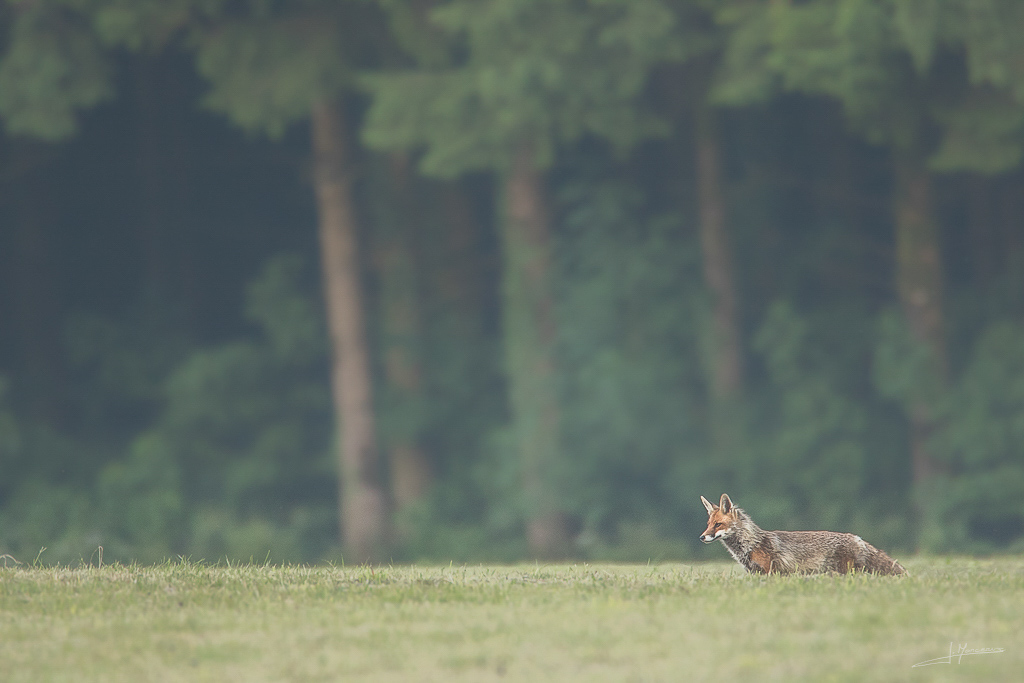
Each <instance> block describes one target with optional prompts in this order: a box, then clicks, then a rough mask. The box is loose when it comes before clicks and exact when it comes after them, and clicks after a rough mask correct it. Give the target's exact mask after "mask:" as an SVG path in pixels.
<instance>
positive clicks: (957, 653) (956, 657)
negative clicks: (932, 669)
mask: <svg viewBox="0 0 1024 683" xmlns="http://www.w3.org/2000/svg"><path fill="white" fill-rule="evenodd" d="M1003 650H1004V648H1001V647H967V643H958V644H957V649H956V650H954V649H953V643H950V644H949V654H948V655H946V656H945V657H936V658H935V659H928V660H925V661H923V662H918V663H917V664H914V666H929V665H931V664H953V663H954V662H955V663H957V664H959V663H960V660H962V659H963V658H964V657H966V656H968V655H992V654H996V653H997V652H1003ZM911 668H913V667H911Z"/></svg>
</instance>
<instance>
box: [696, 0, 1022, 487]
mask: <svg viewBox="0 0 1024 683" xmlns="http://www.w3.org/2000/svg"><path fill="white" fill-rule="evenodd" d="M984 4H985V5H986V10H989V11H995V8H996V7H997V6H1000V7H1002V9H1003V10H1006V9H1007V8H1008V7H1009V5H1007V4H1005V3H1001V2H1000V1H999V0H996V1H995V2H991V3H984ZM976 13H980V14H986V11H985V10H979V11H978V12H973V11H971V10H970V9H969V4H966V3H934V2H898V1H896V0H871V1H870V2H861V1H859V0H815V1H812V2H802V3H790V2H788V1H787V0H781V1H777V2H769V3H762V2H749V1H746V0H741V1H740V2H733V3H727V4H726V5H724V6H723V8H722V9H720V11H719V18H720V20H722V21H724V22H726V23H727V24H730V25H731V36H732V40H731V42H730V45H729V47H728V51H727V54H726V61H725V68H724V69H723V72H722V74H721V79H720V81H719V83H718V85H717V92H716V96H717V98H718V99H719V101H723V102H733V103H740V102H750V101H753V100H757V99H760V98H764V97H766V96H769V95H770V94H771V93H772V92H777V91H778V90H780V89H782V90H794V91H800V92H805V93H810V94H819V95H826V96H829V97H832V98H835V99H837V100H838V101H839V102H841V103H842V105H843V107H844V109H845V111H846V114H847V117H848V119H849V121H850V123H851V125H852V126H853V127H854V128H855V129H856V130H858V131H859V132H860V133H861V134H863V135H864V136H865V137H866V138H867V139H868V140H869V141H871V142H875V143H879V144H886V145H888V146H889V147H890V149H891V150H892V153H891V167H892V178H893V181H892V188H893V189H892V202H893V208H892V216H893V226H894V255H895V278H894V279H895V290H896V293H897V296H898V300H899V303H900V307H901V309H902V313H903V318H904V320H905V323H906V325H907V327H908V328H909V330H910V332H911V334H912V336H913V338H914V339H915V340H916V342H917V343H918V344H921V345H922V347H923V348H924V349H925V350H926V353H927V355H928V356H930V360H929V361H928V367H929V369H928V370H927V371H926V372H925V377H924V378H923V380H922V381H925V382H927V383H928V384H931V385H935V384H936V383H937V385H939V386H941V385H942V384H944V383H945V376H946V373H947V366H948V361H947V359H946V343H945V330H944V327H945V323H944V312H943V300H944V294H943V280H944V276H943V272H942V270H943V266H942V261H943V259H942V250H941V245H940V238H939V231H938V225H937V220H936V217H935V208H934V200H933V190H932V187H931V186H932V180H931V173H930V170H931V169H941V170H951V169H954V168H956V169H964V168H977V167H978V165H979V163H983V164H986V165H988V166H989V167H993V164H994V165H995V167H997V168H1005V162H1006V161H1007V160H1008V158H1009V159H1013V158H1017V157H1019V145H1018V147H1017V148H1016V150H1015V151H1014V150H1011V151H1007V150H1006V149H1005V148H1004V149H1002V150H1001V152H1000V154H999V155H998V156H997V157H996V160H993V158H992V157H990V156H987V155H979V154H977V153H976V152H975V153H965V152H967V151H968V150H971V149H972V148H974V149H975V150H976V149H978V148H977V147H975V144H976V143H979V142H983V140H984V137H985V135H981V136H979V135H977V134H976V133H978V132H982V129H984V128H986V126H984V125H981V122H982V121H984V120H986V119H987V120H988V121H990V122H991V121H992V118H993V116H995V118H997V119H998V118H999V116H1000V114H1001V113H1002V111H1003V110H1002V108H1000V107H995V108H992V107H989V108H987V110H985V111H980V109H984V108H979V107H978V100H977V95H978V94H979V92H978V91H977V86H976V85H975V84H977V83H979V82H980V81H981V80H982V79H983V78H986V77H987V78H988V79H989V80H993V79H994V80H996V81H1000V82H1005V81H1007V80H1008V78H1007V76H1006V74H1005V73H1003V72H1001V71H999V70H998V68H995V69H993V68H991V67H992V64H991V63H989V67H983V66H979V65H975V63H976V62H980V61H983V60H981V59H977V58H975V57H974V56H973V55H974V52H975V50H976V49H977V47H978V45H975V44H972V43H971V42H970V41H966V42H965V37H966V36H968V35H970V34H971V33H972V32H976V31H977V27H976V26H974V24H975V23H976V22H973V21H969V20H968V18H969V17H971V16H974V14H976ZM965 26H966V27H971V28H968V29H967V30H966V32H965V31H964V28H963V27H965ZM987 28H993V27H992V26H988V27H987ZM978 35H980V32H979V33H978ZM986 35H987V36H990V35H991V34H988V33H986ZM957 45H959V46H962V47H967V49H968V51H969V52H968V60H967V61H968V63H969V64H972V65H974V66H973V67H972V70H973V71H975V72H976V74H977V75H975V76H972V78H971V79H969V81H973V83H972V82H969V81H968V82H965V81H963V80H961V79H959V78H958V77H957V74H956V62H955V60H954V58H953V56H952V55H950V54H949V52H951V50H950V48H952V49H956V46H957ZM944 50H946V52H944ZM992 99H993V98H991V97H990V98H989V100H990V101H991V100H992ZM995 99H1000V98H998V97H997V98H995ZM983 101H984V100H983ZM972 110H974V111H973V113H972ZM977 114H981V117H979V116H977ZM1015 125H1016V126H1017V128H1016V130H1019V125H1020V120H1019V118H1018V120H1017V123H1016V124H1015ZM987 129H988V132H989V133H996V134H997V135H999V134H1002V137H1003V138H1005V137H1007V135H1006V134H1007V130H1006V125H1005V121H1004V125H1003V126H1002V127H1000V126H992V125H989V126H987ZM936 132H940V133H941V135H942V141H941V144H939V145H936V144H935V143H934V140H935V138H936ZM972 133H973V135H972ZM992 146H993V145H992V140H991V139H990V140H989V141H988V144H982V145H981V148H983V149H990V148H992ZM908 419H909V422H910V427H911V451H912V457H911V461H912V473H913V479H914V481H915V482H924V481H926V480H927V479H928V478H929V477H930V476H931V475H932V474H933V473H934V472H935V470H936V467H937V465H936V462H935V460H934V458H933V456H932V454H931V453H930V452H929V449H928V446H927V441H928V438H929V434H930V432H931V431H932V430H933V429H934V419H935V417H934V415H933V410H932V409H931V408H930V407H929V406H928V402H927V401H926V400H925V399H923V398H921V396H920V394H919V395H918V397H917V398H915V399H913V400H911V401H910V404H909V405H908Z"/></svg>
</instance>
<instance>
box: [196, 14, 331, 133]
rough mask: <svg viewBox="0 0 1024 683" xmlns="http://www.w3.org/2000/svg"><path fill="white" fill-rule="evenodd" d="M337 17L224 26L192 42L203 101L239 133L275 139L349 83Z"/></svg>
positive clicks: (301, 17)
mask: <svg viewBox="0 0 1024 683" xmlns="http://www.w3.org/2000/svg"><path fill="white" fill-rule="evenodd" d="M338 21H339V19H338V18H337V17H336V16H335V15H334V13H330V12H328V13H325V14H311V15H298V16H288V17H273V18H271V17H260V16H257V17H253V18H245V19H238V20H234V21H229V22H227V23H226V24H223V25H217V26H216V27H215V28H214V29H212V30H207V31H203V32H201V33H198V34H197V35H196V37H195V38H194V43H195V50H196V68H197V69H198V71H199V73H200V74H202V75H203V76H205V77H206V78H207V79H208V80H209V82H210V84H211V86H212V87H211V90H210V92H209V93H208V94H207V95H206V98H205V99H204V103H205V105H206V106H207V107H209V108H210V109H213V110H214V111H219V112H222V113H224V114H226V115H227V116H228V118H230V119H231V120H232V121H234V122H235V123H236V124H238V125H239V126H241V127H242V128H243V129H246V130H249V131H254V132H265V133H266V134H267V135H269V136H271V137H280V136H281V135H282V134H283V133H284V131H285V129H286V128H287V127H288V125H289V124H291V123H293V122H295V121H298V120H302V119H305V118H306V117H307V116H308V115H309V110H310V107H311V106H312V105H313V104H314V103H315V102H318V101H321V100H325V99H331V98H333V97H335V96H336V95H337V94H338V93H339V92H340V90H341V88H342V87H343V86H344V85H345V83H346V82H347V80H348V79H349V77H350V76H349V68H350V67H349V59H348V58H347V55H346V52H345V49H344V43H343V42H342V40H341V38H340V35H339V26H338Z"/></svg>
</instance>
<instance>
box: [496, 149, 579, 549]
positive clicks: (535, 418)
mask: <svg viewBox="0 0 1024 683" xmlns="http://www.w3.org/2000/svg"><path fill="white" fill-rule="evenodd" d="M504 194H505V196H504V214H505V215H504V221H503V226H502V231H501V237H502V251H503V255H504V260H505V263H504V273H503V291H502V295H503V309H504V323H505V330H504V338H505V349H506V364H507V365H506V371H507V373H508V381H509V394H510V403H511V409H512V419H513V424H514V428H515V433H516V437H517V442H518V446H519V449H520V455H521V458H522V464H523V469H522V471H523V486H524V490H525V494H526V503H527V506H528V513H527V542H528V543H529V547H530V551H531V552H532V553H534V555H536V556H538V557H545V558H554V557H559V556H564V555H565V554H566V553H567V552H568V549H569V533H568V524H567V519H566V516H565V514H564V510H562V509H561V507H560V505H559V497H558V490H557V485H556V469H557V462H558V458H559V454H560V444H559V405H558V395H557V387H556V383H555V311H554V293H553V291H552V275H551V234H550V230H549V227H548V216H547V212H546V208H545V199H544V194H543V185H542V178H541V174H540V172H539V171H538V169H537V168H536V166H535V165H534V163H533V155H532V152H531V150H530V148H529V146H526V145H524V146H523V147H522V148H521V149H520V151H519V153H518V154H517V155H516V158H515V160H514V162H513V165H512V168H511V169H510V170H509V172H508V175H507V176H506V178H505V184H504Z"/></svg>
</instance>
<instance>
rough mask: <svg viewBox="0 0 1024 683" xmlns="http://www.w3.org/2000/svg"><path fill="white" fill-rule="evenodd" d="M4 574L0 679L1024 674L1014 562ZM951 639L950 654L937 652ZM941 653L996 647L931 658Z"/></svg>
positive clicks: (176, 568) (22, 570)
mask: <svg viewBox="0 0 1024 683" xmlns="http://www.w3.org/2000/svg"><path fill="white" fill-rule="evenodd" d="M905 565H906V566H907V568H908V569H909V571H910V572H911V576H909V577H905V578H893V577H875V576H868V575H848V576H810V577H799V576H797V577H779V576H770V577H757V576H748V575H746V574H744V573H743V572H742V571H741V570H740V568H739V567H737V566H735V565H732V564H705V565H684V564H652V565H520V566H445V567H421V566H394V567H390V566H384V567H368V566H360V567H340V566H273V565H257V564H245V565H235V564H219V565H211V564H205V563H194V562H189V561H183V560H182V561H175V562H168V563H165V564H162V565H155V566H136V565H132V566H124V565H111V566H102V567H97V566H88V565H83V566H79V567H29V566H24V565H21V566H13V567H7V568H2V569H0V678H2V680H4V681H33V682H36V681H72V680H74V681H100V680H102V681H358V680H373V681H488V680H493V681H498V680H500V681H525V680H531V681H535V680H556V681H574V680H579V681H583V680H585V681H703V680H712V679H717V680H757V681H771V680H786V681H794V680H795V681H863V680H872V681H914V680H921V681H935V680H939V681H944V680H956V681H965V680H987V681H993V680H1015V679H1019V676H1020V672H1021V671H1022V670H1024V560H1022V559H1018V558H996V559H985V560H976V559H961V558H948V559H947V558H927V559H925V558H921V559H917V560H910V561H908V562H906V563H905ZM951 644H952V645H951ZM950 647H952V648H953V652H954V654H956V653H957V652H959V651H960V650H961V648H968V649H972V650H973V649H981V648H998V649H1002V650H1003V651H1002V652H994V653H987V654H971V655H965V656H963V657H960V658H958V657H956V656H954V657H953V658H952V659H951V660H950V661H949V663H945V662H943V663H937V664H934V665H929V666H923V667H917V668H914V667H913V666H912V665H913V664H915V663H918V662H923V661H926V660H931V659H936V658H940V657H944V656H946V655H948V654H949V650H950Z"/></svg>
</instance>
